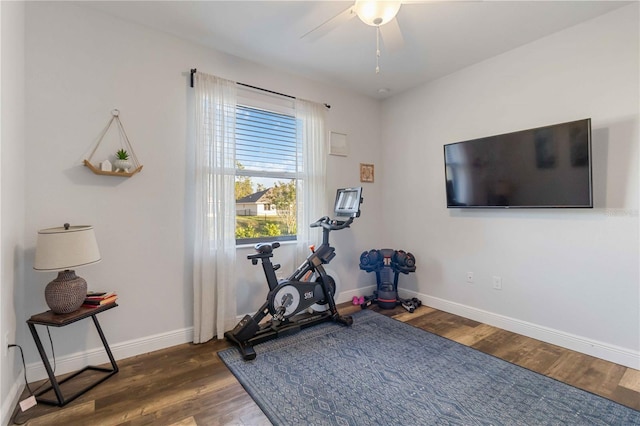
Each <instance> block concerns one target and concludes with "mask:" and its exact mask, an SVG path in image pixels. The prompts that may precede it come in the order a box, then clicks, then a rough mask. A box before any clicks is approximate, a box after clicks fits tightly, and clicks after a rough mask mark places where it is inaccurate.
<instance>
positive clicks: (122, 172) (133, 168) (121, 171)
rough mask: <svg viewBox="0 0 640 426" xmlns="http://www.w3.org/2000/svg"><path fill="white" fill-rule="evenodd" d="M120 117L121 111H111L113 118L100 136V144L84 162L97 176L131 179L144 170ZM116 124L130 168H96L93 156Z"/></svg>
mask: <svg viewBox="0 0 640 426" xmlns="http://www.w3.org/2000/svg"><path fill="white" fill-rule="evenodd" d="M119 115H120V111H118V110H117V109H114V110H112V111H111V116H112V117H111V120H109V123H108V124H107V125H106V127H105V128H104V130H103V131H102V133H101V134H100V139H99V140H98V143H97V144H96V146H95V147H94V148H93V151H91V155H89V158H87V159H86V160H84V165H85V166H87V167H88V168H89V170H91V171H92V172H93V173H95V174H97V175H105V176H120V177H131V176H133V175H135V174H136V173H139V172H140V170H142V164H140V162H139V161H138V158H137V157H136V154H135V153H134V152H133V147H132V146H131V142H129V138H128V137H127V133H126V132H125V131H124V126H123V125H122V122H121V121H120V118H119ZM114 122H115V123H116V125H117V127H118V131H119V132H120V137H121V140H122V142H123V145H124V150H125V151H126V152H127V153H128V154H129V159H130V161H129V164H128V166H129V167H124V168H118V165H117V164H116V167H115V168H114V169H115V170H113V169H112V170H102V168H101V167H96V166H94V165H93V163H92V162H91V159H92V158H93V155H94V154H95V153H96V151H97V150H98V147H99V146H100V143H101V142H102V140H103V139H104V136H105V135H106V134H107V131H108V130H109V128H110V127H111V125H112V124H113V123H114ZM117 161H118V160H116V163H117Z"/></svg>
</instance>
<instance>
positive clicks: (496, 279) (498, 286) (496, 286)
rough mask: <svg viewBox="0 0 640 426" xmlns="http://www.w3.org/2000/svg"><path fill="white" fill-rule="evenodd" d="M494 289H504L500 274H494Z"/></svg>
mask: <svg viewBox="0 0 640 426" xmlns="http://www.w3.org/2000/svg"><path fill="white" fill-rule="evenodd" d="M493 289H494V290H502V277H499V276H498V275H494V276H493Z"/></svg>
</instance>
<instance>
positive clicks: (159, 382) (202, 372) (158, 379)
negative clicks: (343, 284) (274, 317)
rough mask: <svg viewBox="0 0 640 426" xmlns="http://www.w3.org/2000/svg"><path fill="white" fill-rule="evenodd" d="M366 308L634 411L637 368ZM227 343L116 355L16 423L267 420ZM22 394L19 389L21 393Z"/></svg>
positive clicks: (485, 328)
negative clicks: (236, 371) (227, 359)
mask: <svg viewBox="0 0 640 426" xmlns="http://www.w3.org/2000/svg"><path fill="white" fill-rule="evenodd" d="M339 308H340V311H341V313H342V314H344V315H349V314H353V313H355V312H357V311H360V310H361V308H360V306H354V305H352V304H351V303H345V304H342V305H340V306H339ZM369 309H371V310H374V311H376V312H380V313H381V314H383V315H386V316H389V317H392V318H395V319H397V320H398V321H403V322H406V323H408V324H411V325H413V326H414V327H419V328H421V329H423V330H426V331H429V332H432V333H435V334H438V335H440V336H443V337H446V338H448V339H451V340H454V341H456V342H458V343H461V344H464V345H467V346H470V347H472V348H475V349H477V350H480V351H483V352H485V353H488V354H491V355H493V356H496V357H499V358H502V359H504V360H506V361H509V362H512V363H515V364H518V365H521V366H523V367H525V368H528V369H530V370H533V371H537V372H539V373H541V374H545V375H548V376H550V377H553V378H555V379H557V380H560V381H562V382H564V383H568V384H570V385H572V386H576V387H578V388H581V389H584V390H587V391H589V392H592V393H595V394H598V395H601V396H604V397H606V398H609V399H611V400H614V401H616V402H618V403H620V404H623V405H626V406H628V407H631V408H635V409H637V410H640V372H639V371H638V370H633V369H630V368H626V367H623V366H620V365H617V364H613V363H610V362H607V361H603V360H600V359H597V358H594V357H591V356H588V355H584V354H580V353H577V352H573V351H570V350H567V349H564V348H561V347H558V346H554V345H551V344H547V343H544V342H540V341H538V340H535V339H531V338H528V337H525V336H521V335H518V334H515V333H511V332H509V331H506V330H501V329H499V328H496V327H492V326H489V325H486V324H482V323H479V322H477V321H473V320H470V319H467V318H462V317H459V316H457V315H454V314H450V313H447V312H443V311H439V310H437V309H434V308H431V307H427V306H421V307H420V308H418V309H417V310H416V311H415V312H413V313H410V312H408V311H406V310H405V309H403V308H402V307H401V306H396V307H395V308H394V309H380V307H379V306H375V305H374V306H372V307H370V308H369ZM228 347H230V344H229V343H227V342H226V341H224V340H215V341H211V342H207V343H204V344H199V345H195V344H191V343H188V344H183V345H178V346H174V347H171V348H166V349H163V350H160V351H155V352H151V353H148V354H144V355H138V356H135V357H131V358H128V359H124V360H120V361H118V366H119V369H120V371H119V373H118V374H116V375H114V376H113V377H111V378H109V379H108V380H106V381H105V382H103V383H101V384H100V385H98V386H96V387H95V388H94V389H92V390H90V391H89V392H87V393H86V394H84V395H82V396H80V397H79V398H78V399H76V400H75V401H73V402H71V403H69V404H68V405H66V406H65V407H62V408H59V407H52V406H48V405H43V404H38V405H37V406H36V407H34V408H32V409H31V410H29V411H27V412H25V413H20V414H19V415H18V416H17V417H16V421H17V422H19V423H25V422H26V423H25V424H27V425H31V426H38V425H47V426H52V425H65V426H67V425H83V426H85V425H100V426H111V425H118V426H141V425H172V426H194V425H198V426H212V425H230V424H233V425H250V426H262V425H269V424H270V422H269V420H268V419H267V418H266V416H265V415H264V413H262V411H261V410H260V408H259V407H258V406H257V405H256V403H255V402H254V401H253V399H252V398H251V397H250V396H249V394H247V392H246V391H245V390H244V388H243V387H242V386H241V385H240V383H238V381H237V380H236V378H235V377H234V376H233V375H232V374H231V372H230V371H229V370H228V369H227V367H226V366H225V365H224V363H223V362H222V361H221V360H220V358H219V357H218V356H217V352H218V351H220V350H222V349H225V348H228ZM93 374H96V373H88V374H87V376H86V377H85V376H82V377H81V380H78V382H77V383H76V382H75V380H74V381H70V382H69V383H73V384H71V385H70V386H68V389H67V391H69V392H72V391H73V390H74V389H78V388H79V386H80V385H81V384H82V383H84V382H88V381H89V380H91V379H92V378H93V377H95V376H93ZM34 385H35V384H34ZM65 395H66V393H65ZM26 396H28V393H27V391H26V390H25V392H24V393H23V396H22V397H21V398H20V399H24V398H25V397H26ZM17 410H18V411H19V408H17Z"/></svg>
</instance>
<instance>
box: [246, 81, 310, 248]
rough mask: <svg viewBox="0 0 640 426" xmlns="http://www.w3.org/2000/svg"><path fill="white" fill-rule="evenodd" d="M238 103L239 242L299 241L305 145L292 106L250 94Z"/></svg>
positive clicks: (282, 101)
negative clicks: (298, 180) (299, 187)
mask: <svg viewBox="0 0 640 426" xmlns="http://www.w3.org/2000/svg"><path fill="white" fill-rule="evenodd" d="M263 98H264V97H263ZM238 102H239V104H238V105H237V107H236V178H235V196H236V243H237V244H250V243H255V242H259V241H276V240H279V241H282V240H295V239H296V232H297V227H296V219H297V218H296V215H297V200H296V178H297V170H298V163H299V161H300V160H299V158H300V147H299V142H298V138H297V123H296V118H295V116H294V112H293V105H291V106H287V105H286V103H287V102H289V101H288V100H287V101H285V100H280V99H277V100H274V99H268V100H267V101H266V102H265V99H262V98H259V97H257V96H256V95H255V94H253V95H252V94H250V93H248V94H245V96H243V97H239V100H238Z"/></svg>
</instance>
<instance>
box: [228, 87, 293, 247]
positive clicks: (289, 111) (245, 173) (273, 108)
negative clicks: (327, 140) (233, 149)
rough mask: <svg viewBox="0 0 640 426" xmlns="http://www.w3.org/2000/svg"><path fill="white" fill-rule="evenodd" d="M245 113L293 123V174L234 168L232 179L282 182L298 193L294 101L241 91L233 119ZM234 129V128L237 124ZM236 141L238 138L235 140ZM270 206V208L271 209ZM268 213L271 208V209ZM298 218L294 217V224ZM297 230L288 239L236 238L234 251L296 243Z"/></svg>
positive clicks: (275, 237)
mask: <svg viewBox="0 0 640 426" xmlns="http://www.w3.org/2000/svg"><path fill="white" fill-rule="evenodd" d="M246 109H251V110H258V111H265V112H268V113H271V114H277V115H282V116H286V117H288V118H289V119H291V120H292V121H293V124H294V126H295V127H294V134H295V135H296V140H295V148H296V152H295V154H294V156H295V159H296V163H295V171H284V170H279V171H269V170H252V169H239V168H237V167H236V169H235V177H236V178H237V177H250V178H269V179H274V180H281V181H284V182H291V181H293V182H296V190H297V189H298V186H299V185H297V180H298V179H299V178H300V176H299V169H300V164H299V161H300V159H301V149H302V146H301V142H300V140H299V137H298V134H299V126H300V122H299V119H297V118H296V114H295V104H294V100H293V99H287V98H285V97H282V96H278V95H274V94H270V93H262V92H259V91H257V90H254V89H249V88H242V89H240V90H239V91H238V100H237V104H236V116H238V115H239V111H244V110H246ZM236 126H237V124H236ZM236 140H237V136H236ZM237 163H238V154H237V153H236V164H237ZM295 202H296V211H297V207H298V205H299V194H298V193H297V191H296V201H295ZM272 206H273V205H272ZM270 210H271V206H270ZM297 221H298V218H297V217H296V224H297ZM235 223H236V228H235V229H236V231H237V229H238V214H237V211H236V222H235ZM297 231H298V230H297V227H296V233H295V234H291V235H280V236H263V237H254V238H237V237H236V247H238V246H245V245H252V244H256V243H260V242H271V241H280V242H282V241H297V239H298V232H297Z"/></svg>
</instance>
